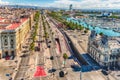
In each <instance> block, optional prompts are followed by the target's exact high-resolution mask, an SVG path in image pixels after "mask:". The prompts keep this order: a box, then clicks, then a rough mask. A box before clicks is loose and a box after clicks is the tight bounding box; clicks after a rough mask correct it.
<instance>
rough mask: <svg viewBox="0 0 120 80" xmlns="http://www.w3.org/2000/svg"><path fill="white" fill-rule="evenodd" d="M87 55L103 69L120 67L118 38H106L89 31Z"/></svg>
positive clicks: (119, 42) (119, 41) (119, 39)
mask: <svg viewBox="0 0 120 80" xmlns="http://www.w3.org/2000/svg"><path fill="white" fill-rule="evenodd" d="M88 53H89V55H90V56H91V57H92V58H93V59H94V60H95V61H96V62H98V63H99V64H100V65H101V66H103V67H109V68H115V67H116V66H118V65H119V66H120V37H110V36H109V37H108V36H105V35H104V34H103V35H99V34H96V33H95V31H91V35H90V36H89V42H88Z"/></svg>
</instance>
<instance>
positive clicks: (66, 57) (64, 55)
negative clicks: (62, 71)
mask: <svg viewBox="0 0 120 80" xmlns="http://www.w3.org/2000/svg"><path fill="white" fill-rule="evenodd" d="M63 58H64V67H65V62H66V59H68V55H67V54H66V53H64V54H63Z"/></svg>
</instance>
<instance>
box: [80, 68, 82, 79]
mask: <svg viewBox="0 0 120 80" xmlns="http://www.w3.org/2000/svg"><path fill="white" fill-rule="evenodd" d="M80 80H82V66H81V69H80Z"/></svg>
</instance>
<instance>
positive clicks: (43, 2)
mask: <svg viewBox="0 0 120 80" xmlns="http://www.w3.org/2000/svg"><path fill="white" fill-rule="evenodd" d="M0 4H1V5H28V6H39V7H56V8H68V6H69V5H70V4H73V8H76V9H119V7H120V0H117V1H114V0H92V1H91V0H0Z"/></svg>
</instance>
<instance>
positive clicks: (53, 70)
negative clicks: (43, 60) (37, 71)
mask: <svg viewBox="0 0 120 80" xmlns="http://www.w3.org/2000/svg"><path fill="white" fill-rule="evenodd" d="M55 71H56V69H54V68H52V69H50V70H49V71H48V73H52V72H55Z"/></svg>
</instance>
